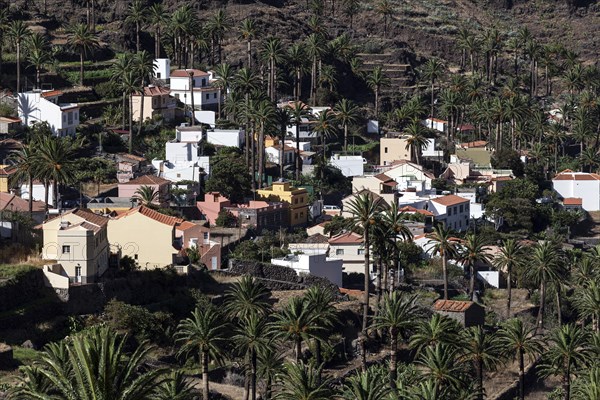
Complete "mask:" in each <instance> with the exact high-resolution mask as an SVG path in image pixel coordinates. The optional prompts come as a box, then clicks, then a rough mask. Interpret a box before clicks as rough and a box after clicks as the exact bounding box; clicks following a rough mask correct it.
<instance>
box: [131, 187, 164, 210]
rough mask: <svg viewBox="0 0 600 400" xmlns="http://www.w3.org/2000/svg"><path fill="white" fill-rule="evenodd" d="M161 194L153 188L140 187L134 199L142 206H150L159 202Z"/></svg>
mask: <svg viewBox="0 0 600 400" xmlns="http://www.w3.org/2000/svg"><path fill="white" fill-rule="evenodd" d="M158 197H159V193H158V191H157V190H156V189H155V188H154V187H153V186H147V185H143V186H140V187H139V188H138V189H137V190H136V191H135V193H134V195H133V198H134V199H136V200H137V201H138V202H139V203H140V204H142V205H145V206H148V205H150V204H152V203H156V202H157V201H158Z"/></svg>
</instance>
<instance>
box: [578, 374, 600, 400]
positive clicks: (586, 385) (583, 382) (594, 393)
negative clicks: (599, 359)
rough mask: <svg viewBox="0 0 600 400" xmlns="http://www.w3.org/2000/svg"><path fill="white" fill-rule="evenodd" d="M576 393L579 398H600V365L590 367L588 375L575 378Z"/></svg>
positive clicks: (591, 399)
mask: <svg viewBox="0 0 600 400" xmlns="http://www.w3.org/2000/svg"><path fill="white" fill-rule="evenodd" d="M574 395H575V396H574V397H573V398H575V399H577V400H595V399H598V398H600V367H592V368H589V370H588V371H587V374H586V375H583V376H579V378H578V379H576V380H575V384H574Z"/></svg>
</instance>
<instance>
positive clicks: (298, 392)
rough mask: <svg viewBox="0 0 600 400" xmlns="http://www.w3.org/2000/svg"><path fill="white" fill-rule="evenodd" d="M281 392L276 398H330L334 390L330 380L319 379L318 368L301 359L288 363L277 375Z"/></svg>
mask: <svg viewBox="0 0 600 400" xmlns="http://www.w3.org/2000/svg"><path fill="white" fill-rule="evenodd" d="M277 382H278V384H279V387H280V389H279V393H277V394H276V395H275V399H281V400H330V399H331V398H332V394H333V393H332V391H331V389H330V388H329V385H330V382H329V381H328V380H325V381H321V382H320V381H319V377H318V374H317V370H316V368H315V367H313V366H312V365H310V364H309V365H306V364H304V362H302V361H299V362H296V363H286V364H284V366H283V372H282V373H281V374H279V375H278V376H277Z"/></svg>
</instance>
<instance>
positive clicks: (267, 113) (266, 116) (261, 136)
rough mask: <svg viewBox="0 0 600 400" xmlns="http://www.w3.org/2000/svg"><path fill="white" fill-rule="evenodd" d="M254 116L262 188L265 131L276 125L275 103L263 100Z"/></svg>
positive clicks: (259, 180)
mask: <svg viewBox="0 0 600 400" xmlns="http://www.w3.org/2000/svg"><path fill="white" fill-rule="evenodd" d="M253 116H254V120H255V121H256V123H257V126H258V149H257V150H258V188H259V189H260V188H262V185H263V178H264V177H263V174H264V170H265V132H266V131H267V129H269V128H270V127H271V126H273V125H275V118H276V114H275V105H274V104H273V103H272V102H270V101H269V100H263V101H261V102H259V103H258V104H257V107H256V109H255V110H254V111H253ZM281 161H283V160H281Z"/></svg>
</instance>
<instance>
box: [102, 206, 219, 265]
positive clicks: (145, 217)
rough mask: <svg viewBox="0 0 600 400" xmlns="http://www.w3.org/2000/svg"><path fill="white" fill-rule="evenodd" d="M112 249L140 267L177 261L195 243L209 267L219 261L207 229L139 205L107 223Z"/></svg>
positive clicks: (216, 245) (216, 248) (217, 249)
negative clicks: (131, 259)
mask: <svg viewBox="0 0 600 400" xmlns="http://www.w3.org/2000/svg"><path fill="white" fill-rule="evenodd" d="M108 241H109V243H110V249H111V252H113V253H117V254H119V255H120V257H123V256H129V257H131V258H133V259H134V260H135V261H136V262H137V264H138V265H139V266H140V268H142V269H154V268H163V267H167V266H171V265H174V264H176V263H177V262H178V261H180V260H181V258H182V256H183V255H184V254H185V249H186V248H189V247H192V246H196V247H197V248H198V251H199V252H200V255H201V261H202V262H203V263H204V264H205V265H206V266H207V268H209V269H218V268H220V265H221V256H220V246H219V245H218V244H217V243H215V242H212V241H211V240H210V230H209V229H208V228H206V227H204V226H202V225H199V224H194V223H192V222H188V221H184V220H183V219H181V218H177V217H172V216H168V215H164V214H161V213H159V212H158V211H155V210H153V209H151V208H148V207H145V206H140V207H135V208H132V209H131V210H129V211H127V212H125V213H122V214H120V215H117V217H116V218H114V219H111V220H110V221H109V223H108Z"/></svg>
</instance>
